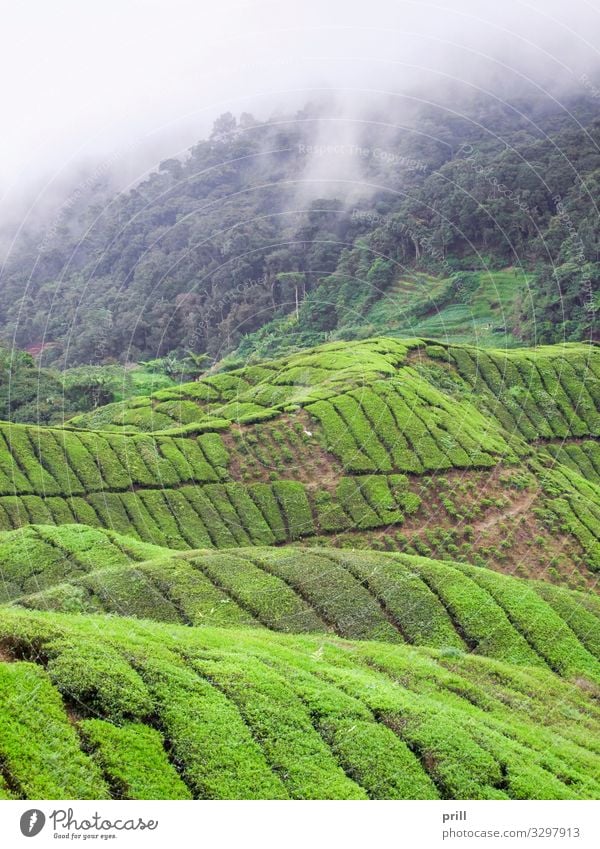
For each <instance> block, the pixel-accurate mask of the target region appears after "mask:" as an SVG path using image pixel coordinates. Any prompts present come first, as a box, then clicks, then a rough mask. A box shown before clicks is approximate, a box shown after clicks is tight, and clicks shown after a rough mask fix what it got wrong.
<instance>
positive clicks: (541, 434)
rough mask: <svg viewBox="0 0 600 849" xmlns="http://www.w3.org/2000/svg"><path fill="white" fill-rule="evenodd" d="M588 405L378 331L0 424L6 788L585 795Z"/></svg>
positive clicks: (562, 350)
mask: <svg viewBox="0 0 600 849" xmlns="http://www.w3.org/2000/svg"><path fill="white" fill-rule="evenodd" d="M599 401H600V351H599V350H598V348H596V347H593V346H583V345H564V346H559V347H553V348H544V349H537V350H535V351H527V350H521V351H514V352H512V351H511V352H508V353H507V352H498V351H493V350H486V351H481V350H478V349H475V348H471V347H468V346H460V345H442V344H438V343H435V344H434V343H431V342H428V341H427V340H410V341H407V342H401V341H398V340H393V339H374V340H369V341H366V342H360V343H359V342H357V343H346V344H335V345H326V346H324V347H322V348H319V349H314V350H311V351H307V352H304V353H300V354H297V355H293V356H291V357H288V358H286V359H282V360H279V361H276V362H275V361H272V362H267V363H260V364H252V365H248V366H247V367H245V368H243V369H239V370H236V371H230V372H221V373H215V374H211V375H209V376H207V377H205V378H203V379H202V380H200V381H198V382H195V383H191V384H185V385H182V386H179V387H177V388H169V389H168V390H163V391H160V392H157V393H155V394H154V395H153V396H151V397H148V398H137V399H135V400H134V401H132V402H129V403H122V404H119V405H112V406H109V407H105V408H102V409H99V410H97V411H95V412H94V413H93V414H89V415H86V416H82V417H79V418H78V419H75V420H72V421H71V422H70V423H69V424H68V425H67V426H65V427H62V428H37V427H31V426H24V425H9V424H1V425H0V577H1V578H2V580H1V582H0V593H1V595H0V797H2V796H4V797H6V798H108V797H111V798H176V799H179V798H180V799H189V798H477V799H480V798H481V799H483V798H498V799H504V798H517V799H524V798H551V799H555V798H556V799H561V798H565V799H566V798H596V797H597V795H598V792H599V791H600V780H599V778H598V776H600V758H599V755H600V735H599V734H598V729H599V724H598V719H599V716H598V713H599V709H598V698H599V696H600V636H599V635H600V629H599V620H600V599H599V598H598V595H597V593H596V591H595V590H596V579H597V573H598V571H600V444H599V442H598V438H599V436H600V413H599V410H600V404H599ZM487 567H491V568H487ZM502 573H505V574H502ZM509 573H510V574H509Z"/></svg>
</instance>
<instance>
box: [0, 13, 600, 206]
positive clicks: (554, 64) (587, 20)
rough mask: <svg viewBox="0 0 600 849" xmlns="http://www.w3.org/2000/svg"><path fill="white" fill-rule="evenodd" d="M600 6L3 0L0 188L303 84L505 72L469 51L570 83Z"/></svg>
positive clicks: (51, 179)
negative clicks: (480, 69)
mask: <svg viewBox="0 0 600 849" xmlns="http://www.w3.org/2000/svg"><path fill="white" fill-rule="evenodd" d="M599 9H600V0H568V2H567V0H529V2H526V0H504V2H502V0H439V2H421V0H414V2H410V1H409V0H368V2H365V0H295V2H289V0H279V2H271V0H238V2H236V0H0V12H1V17H0V21H1V30H0V32H1V36H0V37H1V44H0V79H1V80H2V98H1V101H0V103H1V108H2V113H3V114H2V118H3V121H2V131H1V135H0V144H1V156H0V195H2V194H3V193H4V194H5V201H6V199H8V198H13V199H14V198H16V197H18V194H19V192H24V191H25V187H26V186H27V185H28V184H30V183H31V182H32V181H36V180H37V181H39V180H41V179H43V181H44V185H45V186H49V185H52V183H56V182H60V179H61V175H64V174H65V173H68V172H69V169H72V168H73V167H74V164H76V163H78V162H79V161H81V160H86V161H90V160H93V159H94V158H98V157H110V156H111V154H112V152H113V151H117V156H121V157H124V158H125V159H128V160H129V161H130V162H131V161H133V162H134V163H136V167H137V168H138V170H139V172H140V173H141V172H143V170H145V168H147V167H149V166H150V165H151V164H152V163H153V162H154V161H156V160H157V159H161V158H164V157H165V156H168V155H172V154H174V153H176V152H178V151H179V150H181V149H182V148H185V147H188V146H189V145H190V144H192V143H193V142H194V141H195V140H196V139H197V138H198V137H200V136H201V135H203V134H204V132H205V130H206V129H207V127H208V126H210V124H211V123H212V121H213V120H214V118H215V117H216V116H217V115H218V114H220V113H221V112H223V111H225V110H226V109H231V110H232V111H234V112H236V113H239V112H240V111H244V110H247V111H253V112H254V113H255V114H257V115H258V116H259V117H263V116H264V117H266V116H267V115H268V113H269V112H270V111H271V109H272V108H273V107H276V106H280V107H281V108H283V109H286V108H292V109H293V108H296V107H298V106H300V105H301V104H302V102H303V101H304V99H305V92H306V90H307V89H310V88H311V87H317V88H318V87H324V88H327V87H333V88H336V89H338V90H344V91H345V92H346V96H348V97H350V96H351V94H350V93H351V92H352V91H353V90H356V89H359V88H363V89H364V88H370V87H374V88H382V89H386V90H398V89H401V88H402V87H403V86H406V85H407V84H410V83H412V82H415V81H420V80H422V79H426V78H427V76H428V74H433V79H435V75H436V74H437V73H438V72H439V71H443V72H444V73H450V74H454V75H457V76H459V77H460V76H467V77H468V76H469V75H470V74H471V73H473V74H474V75H475V71H473V70H472V68H473V67H474V66H476V65H482V66H483V67H484V68H486V69H487V71H489V72H492V71H495V72H496V73H498V71H499V70H501V66H500V65H497V64H494V63H493V62H491V61H490V60H489V59H485V58H481V57H479V58H477V57H476V55H475V53H474V52H473V51H475V52H477V51H480V52H481V53H482V54H484V56H485V55H487V54H490V53H492V54H494V55H496V56H497V57H498V58H499V59H500V60H501V61H502V62H505V63H506V64H507V65H509V66H515V67H517V68H519V69H521V70H523V71H524V72H525V73H526V74H528V75H533V76H534V77H535V76H536V74H537V69H538V68H540V69H541V68H542V67H543V68H544V71H545V72H548V71H549V70H550V73H551V75H553V76H555V77H556V78H558V79H561V80H564V81H565V82H570V83H572V84H578V83H577V81H578V77H579V76H580V75H581V73H583V72H584V70H586V69H587V68H588V67H591V64H590V63H591V62H592V61H593V60H594V59H595V58H596V57H597V48H598V47H600V11H599ZM502 73H504V71H502ZM506 73H509V72H506ZM137 163H139V165H138V164H137ZM134 170H135V169H134ZM5 209H6V203H5Z"/></svg>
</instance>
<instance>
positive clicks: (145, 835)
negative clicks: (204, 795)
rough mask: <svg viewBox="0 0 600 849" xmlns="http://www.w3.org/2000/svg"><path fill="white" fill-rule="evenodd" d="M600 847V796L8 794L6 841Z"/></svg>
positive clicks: (3, 822)
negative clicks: (387, 798)
mask: <svg viewBox="0 0 600 849" xmlns="http://www.w3.org/2000/svg"><path fill="white" fill-rule="evenodd" d="M67 841H69V842H70V843H78V844H80V845H82V844H85V845H88V846H89V845H90V844H91V845H96V846H99V845H106V844H109V845H114V846H115V847H119V849H125V847H129V846H135V847H143V846H147V847H163V849H165V847H177V849H180V847H188V846H189V847H194V848H195V847H210V849H230V847H231V849H238V847H244V849H287V847H296V846H298V847H299V846H303V847H315V849H321V847H327V848H328V849H329V848H330V849H334V847H335V849H337V847H343V849H355V847H356V849H366V848H367V847H386V849H395V847H398V849H400V847H409V849H420V847H423V849H431V847H459V846H464V847H472V848H473V849H480V847H487V846H489V847H490V849H491V848H492V847H504V846H506V847H512V849H519V847H529V849H533V847H534V846H538V847H542V849H546V848H547V847H555V846H557V847H563V849H568V847H575V849H588V847H589V849H592V847H593V849H598V847H599V846H600V803H598V802H526V801H523V802H509V801H500V802H250V801H247V802H245V801H241V802H214V801H200V802H102V801H99V802H89V801H88V802H73V801H71V802H67V801H61V802H56V801H52V802H43V801H39V802H34V801H31V802H28V801H25V802H12V801H10V802H0V846H1V847H2V849H5V847H10V849H12V847H13V846H16V847H19V846H24V845H28V846H31V847H43V846H48V845H50V844H52V845H54V846H59V845H66V843H67Z"/></svg>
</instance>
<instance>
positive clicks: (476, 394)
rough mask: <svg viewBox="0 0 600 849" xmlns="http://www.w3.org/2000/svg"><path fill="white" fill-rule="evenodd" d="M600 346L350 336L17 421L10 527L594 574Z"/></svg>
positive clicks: (4, 496) (10, 432)
mask: <svg viewBox="0 0 600 849" xmlns="http://www.w3.org/2000/svg"><path fill="white" fill-rule="evenodd" d="M599 356H600V355H599V352H598V349H597V348H596V347H594V346H585V345H576V344H571V345H564V346H557V347H549V348H546V349H544V348H540V349H535V351H533V350H531V351H530V350H526V349H525V350H519V351H514V352H499V351H493V350H492V351H483V350H480V349H474V348H471V347H469V346H460V345H459V346H454V345H442V344H439V343H435V344H434V343H429V342H427V341H423V340H411V341H400V340H393V339H376V340H371V341H365V342H356V343H337V344H329V345H326V346H322V347H321V348H318V349H314V350H312V351H308V352H305V353H303V354H298V355H291V356H290V357H287V358H282V359H280V360H276V361H266V362H264V363H261V364H260V365H253V366H248V367H245V368H243V369H238V370H234V371H231V372H225V373H218V374H214V375H210V376H207V377H204V378H202V379H201V380H198V381H196V382H194V383H189V384H182V385H180V386H177V387H173V388H168V389H165V390H160V391H159V392H156V393H155V394H154V395H152V396H148V397H139V398H135V399H132V400H131V401H127V402H122V403H119V404H116V405H109V406H108V407H105V408H101V409H99V410H98V411H96V412H94V413H91V414H87V415H84V416H82V417H79V418H76V419H73V420H72V421H71V422H70V424H69V427H67V428H55V429H52V428H35V427H29V426H19V425H4V426H2V425H0V435H1V436H2V440H3V442H2V445H3V446H4V448H3V450H2V451H0V529H3V530H12V529H15V528H18V527H21V526H23V525H26V524H29V523H36V524H48V523H56V524H64V523H67V524H69V523H73V522H81V523H84V524H87V525H90V526H92V527H101V528H109V529H112V530H115V531H117V532H119V533H123V534H126V535H128V536H133V537H135V538H138V539H139V540H141V541H143V542H148V543H153V544H156V545H159V546H163V547H166V548H175V549H177V548H179V549H185V548H192V549H194V548H206V547H217V548H222V547H231V546H236V545H273V544H282V543H286V542H287V543H289V542H295V541H302V540H304V539H306V540H307V541H308V540H312V542H313V543H314V542H317V543H323V542H325V543H326V544H327V545H337V546H352V547H356V546H358V547H367V548H373V547H374V546H375V547H379V548H384V549H388V550H397V551H404V552H406V553H409V554H410V553H412V554H421V555H426V556H433V557H443V558H450V559H453V560H464V561H467V562H473V563H475V564H478V565H490V566H492V567H493V568H497V569H502V570H504V571H514V572H516V573H517V574H520V575H523V576H527V575H529V576H533V577H545V578H548V579H551V580H554V581H562V582H567V583H568V584H569V585H570V586H572V587H577V586H584V585H586V584H587V585H592V584H593V583H595V572H596V571H597V569H598V567H599V566H600V543H599V540H598V535H599V527H600V521H599V519H600V488H599V487H600V474H599V473H600V454H599V452H600V448H599V446H598V442H597V439H598V435H599V434H600V416H599V414H598V401H599V398H600V389H599V385H600V384H599V383H598V375H600V359H599ZM92 429H93V430H92ZM0 447H1V446H0Z"/></svg>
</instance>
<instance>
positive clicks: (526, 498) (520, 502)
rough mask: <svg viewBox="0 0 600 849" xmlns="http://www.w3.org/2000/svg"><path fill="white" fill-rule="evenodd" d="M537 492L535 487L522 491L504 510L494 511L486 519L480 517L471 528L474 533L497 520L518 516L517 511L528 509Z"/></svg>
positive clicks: (488, 526) (492, 525)
mask: <svg viewBox="0 0 600 849" xmlns="http://www.w3.org/2000/svg"><path fill="white" fill-rule="evenodd" d="M539 494H540V493H539V490H537V489H536V490H534V491H533V492H529V491H528V492H524V493H523V494H522V495H521V496H520V497H519V498H517V500H516V501H513V503H512V504H511V505H510V507H507V508H506V510H503V511H502V512H500V513H496V514H495V515H493V516H489V517H488V518H487V519H482V520H481V521H480V522H475V523H474V524H473V530H474V531H475V532H476V533H477V532H478V531H487V530H489V528H493V527H494V525H497V524H498V523H499V522H502V521H504V520H505V519H508V518H509V517H511V516H518V515H519V513H524V512H525V511H526V510H529V508H530V507H531V505H532V504H533V502H534V501H535V500H536V498H537V497H538V495H539Z"/></svg>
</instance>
